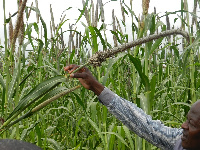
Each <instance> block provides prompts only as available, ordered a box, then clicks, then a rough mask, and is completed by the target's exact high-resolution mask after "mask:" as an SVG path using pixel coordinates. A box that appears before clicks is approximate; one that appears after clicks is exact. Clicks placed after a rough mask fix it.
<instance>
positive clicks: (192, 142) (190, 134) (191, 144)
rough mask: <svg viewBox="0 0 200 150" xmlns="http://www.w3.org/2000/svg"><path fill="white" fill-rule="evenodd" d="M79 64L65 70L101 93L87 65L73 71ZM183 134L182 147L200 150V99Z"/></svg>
mask: <svg viewBox="0 0 200 150" xmlns="http://www.w3.org/2000/svg"><path fill="white" fill-rule="evenodd" d="M78 67H79V66H78V65H68V66H66V67H64V70H65V71H67V72H68V73H69V74H70V77H71V78H78V80H79V81H80V83H81V84H82V85H83V86H84V87H85V88H86V89H88V90H91V91H93V92H94V93H95V94H96V95H97V96H98V95H100V94H101V92H102V91H103V89H104V86H103V85H102V84H101V83H99V82H98V81H97V80H96V79H95V78H94V77H93V75H92V73H91V72H90V70H89V69H88V68H86V67H84V68H82V69H80V70H79V71H78V72H77V73H72V72H73V71H74V70H75V69H77V68H78ZM181 127H182V129H183V136H182V137H181V140H182V147H183V148H185V149H190V150H200V100H198V101H197V102H195V103H194V104H193V105H192V107H191V109H190V111H189V112H188V115H187V120H186V121H185V122H184V123H183V124H182V126H181Z"/></svg>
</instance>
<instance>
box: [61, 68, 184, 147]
mask: <svg viewBox="0 0 200 150" xmlns="http://www.w3.org/2000/svg"><path fill="white" fill-rule="evenodd" d="M78 67H79V66H77V65H69V66H66V67H65V68H64V70H65V71H67V72H68V73H70V77H72V78H78V79H79V81H80V83H81V84H82V85H83V86H84V87H85V88H86V89H89V90H91V91H93V92H94V93H95V94H96V95H98V98H99V101H100V102H101V103H103V104H104V105H105V106H106V107H107V108H108V110H109V111H110V113H111V114H113V115H114V116H115V117H116V118H117V119H119V120H120V121H121V122H122V123H123V124H124V125H126V126H127V127H128V128H129V129H130V130H132V131H134V132H135V133H136V134H137V135H139V136H140V137H142V138H144V139H146V140H147V141H148V142H150V143H152V144H153V145H155V146H157V147H159V148H161V149H165V150H172V149H173V146H174V144H175V142H176V141H177V140H178V139H179V138H180V136H181V134H182V129H176V128H169V127H166V126H164V125H163V124H162V123H161V122H160V121H159V120H152V118H151V116H149V115H146V114H145V113H144V111H143V110H142V109H140V108H138V107H137V106H136V105H135V104H133V103H131V102H129V101H127V100H125V99H123V98H121V97H119V96H118V95H116V94H115V93H113V92H112V91H110V90H109V89H108V88H104V86H103V85H102V84H100V83H99V82H98V81H97V80H96V79H95V78H94V77H93V76H92V74H91V72H90V71H89V69H88V68H83V69H81V70H79V72H78V73H72V72H73V71H74V70H75V69H77V68H78Z"/></svg>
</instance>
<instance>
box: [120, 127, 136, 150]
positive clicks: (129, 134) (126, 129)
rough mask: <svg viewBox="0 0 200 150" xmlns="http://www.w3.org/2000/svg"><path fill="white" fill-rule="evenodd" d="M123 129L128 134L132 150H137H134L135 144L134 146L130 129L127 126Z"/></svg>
mask: <svg viewBox="0 0 200 150" xmlns="http://www.w3.org/2000/svg"><path fill="white" fill-rule="evenodd" d="M123 129H124V131H125V133H126V137H127V138H128V141H129V143H130V146H131V149H135V148H134V144H133V139H132V137H131V133H130V131H129V129H128V128H127V127H126V126H123Z"/></svg>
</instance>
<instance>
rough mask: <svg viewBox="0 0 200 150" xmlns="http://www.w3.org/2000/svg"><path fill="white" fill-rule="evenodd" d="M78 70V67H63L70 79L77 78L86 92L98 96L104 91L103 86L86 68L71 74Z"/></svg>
mask: <svg viewBox="0 0 200 150" xmlns="http://www.w3.org/2000/svg"><path fill="white" fill-rule="evenodd" d="M77 68H79V66H78V65H68V66H66V67H64V70H65V71H67V72H68V73H69V74H70V77H71V78H78V80H79V81H80V83H81V84H82V85H83V86H84V87H85V88H86V89H88V90H91V91H93V92H94V93H95V94H96V95H100V94H101V92H102V91H103V89H104V86H103V85H102V84H100V83H99V82H98V81H97V80H96V79H95V78H94V76H93V75H92V73H91V72H90V70H89V69H88V68H87V67H83V68H82V69H80V70H79V71H78V72H76V73H72V72H73V71H74V70H76V69H77Z"/></svg>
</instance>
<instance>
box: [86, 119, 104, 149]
mask: <svg viewBox="0 0 200 150" xmlns="http://www.w3.org/2000/svg"><path fill="white" fill-rule="evenodd" d="M87 120H88V121H89V123H90V124H91V126H92V127H93V128H94V129H95V130H96V132H97V133H98V135H99V137H100V138H101V140H102V143H103V145H104V147H105V146H107V145H106V144H105V139H104V138H103V133H102V132H101V130H100V129H99V128H98V126H97V124H96V123H95V122H94V121H92V120H91V119H90V118H87Z"/></svg>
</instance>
